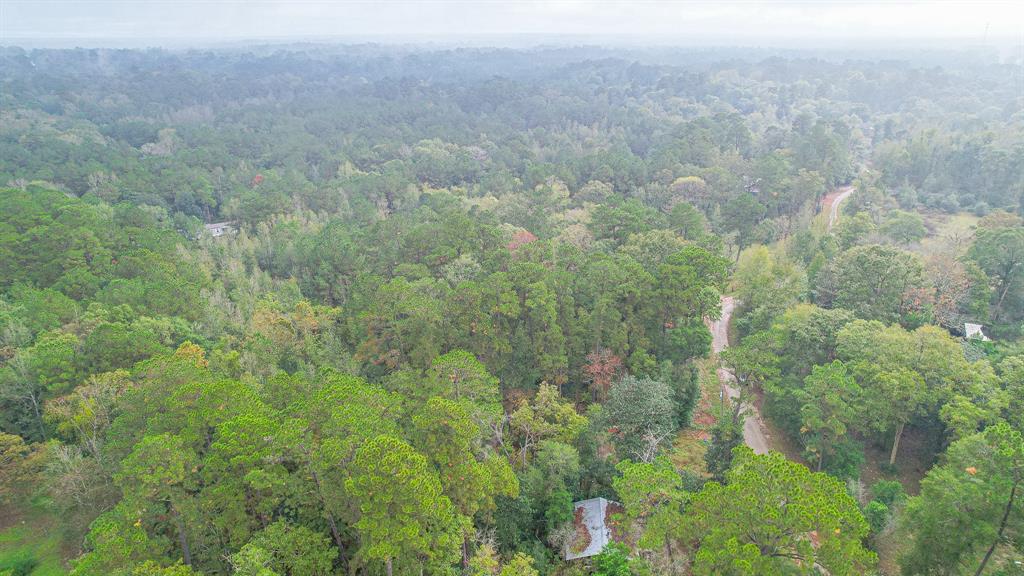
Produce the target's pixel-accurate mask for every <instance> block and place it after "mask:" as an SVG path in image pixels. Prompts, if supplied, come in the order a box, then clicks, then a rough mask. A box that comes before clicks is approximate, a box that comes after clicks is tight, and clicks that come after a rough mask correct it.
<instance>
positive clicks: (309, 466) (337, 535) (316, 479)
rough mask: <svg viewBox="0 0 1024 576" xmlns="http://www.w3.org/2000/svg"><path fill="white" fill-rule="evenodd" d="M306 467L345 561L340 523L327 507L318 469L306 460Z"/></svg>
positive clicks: (339, 553) (342, 559) (340, 555)
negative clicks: (314, 468)
mask: <svg viewBox="0 0 1024 576" xmlns="http://www.w3.org/2000/svg"><path fill="white" fill-rule="evenodd" d="M306 468H307V469H308V470H309V475H310V476H312V477H313V484H314V485H315V486H316V495H317V499H319V500H320V506H322V507H323V509H324V513H325V514H327V524H328V525H329V526H330V527H331V536H333V537H334V545H335V546H337V547H338V559H340V560H341V562H342V563H344V562H345V546H344V545H343V544H342V543H341V534H340V533H339V532H338V524H337V523H336V522H335V521H334V514H331V511H330V510H329V509H328V508H327V501H326V500H324V493H323V490H322V489H321V488H320V477H319V476H318V475H317V473H316V471H315V470H313V465H312V463H310V462H309V460H308V459H307V460H306Z"/></svg>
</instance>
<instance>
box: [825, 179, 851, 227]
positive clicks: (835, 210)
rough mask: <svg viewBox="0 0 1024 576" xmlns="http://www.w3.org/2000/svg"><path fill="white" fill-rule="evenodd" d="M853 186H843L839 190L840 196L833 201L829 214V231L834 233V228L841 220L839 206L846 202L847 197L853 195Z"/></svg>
mask: <svg viewBox="0 0 1024 576" xmlns="http://www.w3.org/2000/svg"><path fill="white" fill-rule="evenodd" d="M853 190H854V188H853V186H843V187H842V188H840V189H839V194H838V195H837V196H836V197H835V198H834V199H833V200H832V207H831V208H830V209H829V213H828V231H829V232H831V231H832V226H834V225H835V223H836V221H837V220H839V205H840V204H842V203H843V200H846V198H847V196H849V195H850V194H853Z"/></svg>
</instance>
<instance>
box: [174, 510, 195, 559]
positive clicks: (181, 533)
mask: <svg viewBox="0 0 1024 576" xmlns="http://www.w3.org/2000/svg"><path fill="white" fill-rule="evenodd" d="M171 510H172V511H173V513H174V519H175V521H176V523H177V525H178V543H179V544H181V559H182V562H183V563H184V564H185V565H186V566H190V565H192V550H191V549H190V548H189V547H188V534H186V533H185V521H184V520H182V519H181V514H179V513H178V510H177V509H175V508H174V507H173V506H172V507H171Z"/></svg>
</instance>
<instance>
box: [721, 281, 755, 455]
mask: <svg viewBox="0 0 1024 576" xmlns="http://www.w3.org/2000/svg"><path fill="white" fill-rule="evenodd" d="M735 307H736V302H735V301H734V300H733V298H732V296H722V316H721V318H719V319H718V320H717V321H715V322H712V323H711V326H710V328H711V349H712V350H714V351H715V353H716V354H717V353H719V352H721V351H722V350H725V348H726V347H727V346H728V345H729V318H730V317H731V316H732V310H733V308H735ZM718 379H719V380H720V381H721V382H722V389H723V390H724V391H725V393H726V394H728V395H729V398H731V399H736V398H739V395H740V391H739V390H738V389H737V388H736V387H735V386H733V385H731V384H732V383H733V382H735V381H736V378H735V377H734V376H733V375H732V373H731V372H729V371H728V370H726V369H725V368H721V367H720V368H719V369H718ZM743 442H744V443H745V444H746V445H747V446H750V448H751V449H753V450H754V453H755V454H767V453H768V439H767V438H766V437H765V435H764V427H763V426H761V414H760V413H759V412H758V411H757V408H756V407H754V406H748V411H747V416H746V419H745V420H744V421H743Z"/></svg>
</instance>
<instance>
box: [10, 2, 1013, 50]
mask: <svg viewBox="0 0 1024 576" xmlns="http://www.w3.org/2000/svg"><path fill="white" fill-rule="evenodd" d="M515 34H537V35H546V36H549V35H560V34H565V35H589V36H606V35H618V36H625V37H628V38H629V39H631V40H632V41H640V42H642V41H644V40H650V41H652V42H656V43H665V42H673V43H679V44H695V43H702V42H703V43H708V42H713V43H731V44H737V43H739V44H742V43H744V41H746V42H745V43H747V44H757V43H761V44H787V43H801V42H806V41H816V42H818V41H834V40H837V39H839V40H842V39H850V38H876V39H877V38H885V39H892V40H904V41H914V40H919V39H925V38H928V39H934V38H955V39H958V40H959V41H967V42H973V43H980V42H981V41H983V40H985V39H988V40H992V39H999V38H1002V39H1004V40H1006V39H1009V40H1010V41H1011V42H1015V43H1016V42H1020V40H1021V38H1024V1H1021V0H1016V1H1003V2H993V1H961V2H941V1H940V2H849V1H848V2H812V1H805V2H754V1H748V2H686V1H650V0H640V1H637V0H633V1H620V0H554V1H548V2H542V1H518V2H516V1H510V0H505V1H487V0H477V1H466V0H423V1H412V0H392V1H387V0H377V1H372V2H371V1H363V0H350V1H339V0H295V1H289V0H202V1H198V0H176V1H175V0H79V1H74V0H0V43H3V44H12V43H17V41H18V40H19V39H33V38H34V39H40V38H56V39H87V38H92V39H97V38H98V39H112V40H118V39H121V40H123V39H143V40H144V43H149V44H161V43H166V41H167V40H179V41H180V40H186V39H187V40H198V41H202V42H207V43H208V42H219V41H237V40H244V39H299V38H310V39H314V38H315V39H328V38H335V39H339V40H344V39H346V38H348V39H367V38H369V39H374V40H378V41H387V40H389V39H390V40H398V41H404V40H410V39H415V38H416V37H421V38H427V37H429V38H431V39H435V40H436V39H441V40H444V39H452V40H457V39H458V38H466V37H476V38H480V37H484V38H486V37H489V36H490V37H497V36H499V35H515Z"/></svg>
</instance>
